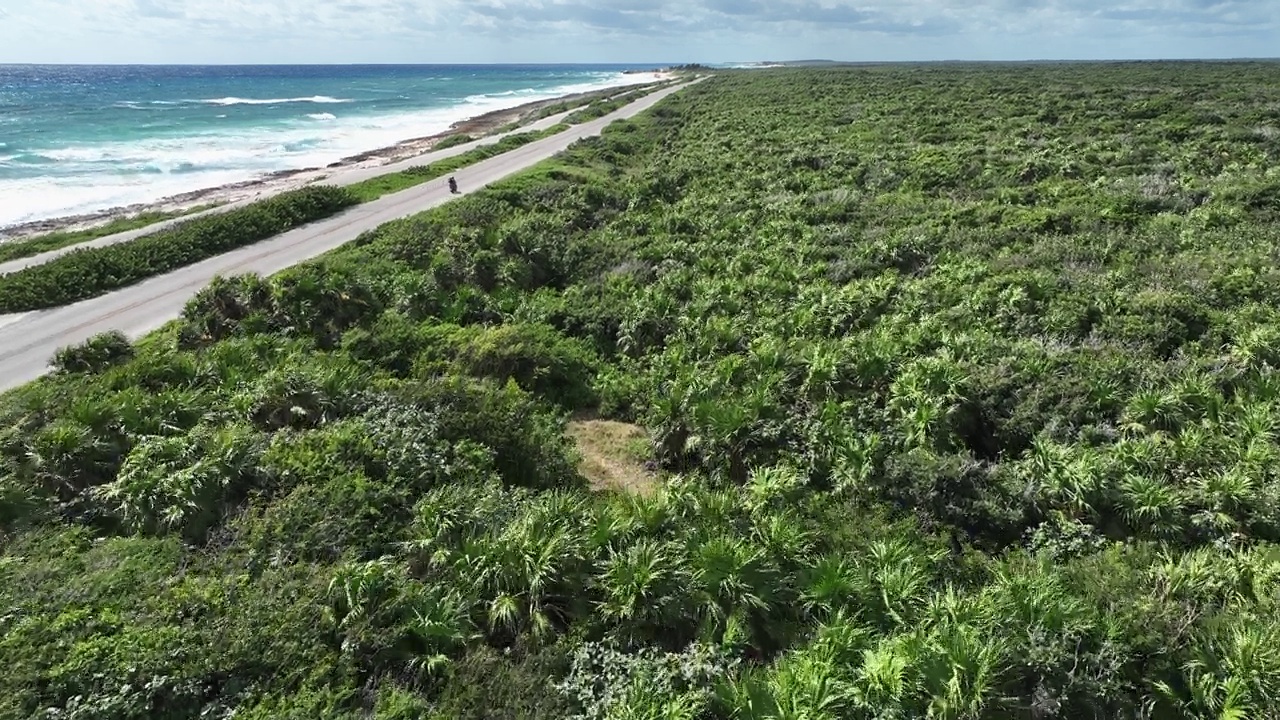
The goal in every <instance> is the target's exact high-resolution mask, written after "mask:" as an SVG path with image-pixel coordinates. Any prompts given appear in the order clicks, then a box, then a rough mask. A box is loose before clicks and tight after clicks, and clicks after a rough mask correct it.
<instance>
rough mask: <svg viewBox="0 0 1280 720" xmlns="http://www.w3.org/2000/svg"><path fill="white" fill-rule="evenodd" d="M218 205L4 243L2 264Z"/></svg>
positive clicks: (143, 215)
mask: <svg viewBox="0 0 1280 720" xmlns="http://www.w3.org/2000/svg"><path fill="white" fill-rule="evenodd" d="M218 205H219V203H208V204H205V205H199V206H196V207H193V208H190V209H187V210H181V211H173V212H158V211H154V212H144V213H139V214H137V215H130V216H128V217H122V218H116V219H115V220H112V221H111V222H109V223H107V224H105V225H99V226H97V227H91V228H85V229H84V230H59V231H56V232H51V233H46V234H44V235H33V236H31V237H27V238H23V239H21V240H13V241H11V242H6V243H0V262H8V261H10V260H20V259H22V258H26V257H31V256H32V255H39V254H40V253H45V252H49V251H50V250H60V249H62V248H64V247H67V246H69V245H77V244H79V243H82V242H88V241H90V240H97V239H98V238H101V237H106V236H108V235H114V234H116V233H122V232H129V231H130V230H137V229H138V228H144V227H147V226H148V225H154V224H156V223H159V222H164V221H165V220H172V219H173V218H178V217H185V216H187V215H194V214H196V213H198V212H202V211H204V210H208V209H210V208H213V207H217V206H218Z"/></svg>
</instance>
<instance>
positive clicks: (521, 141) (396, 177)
mask: <svg viewBox="0 0 1280 720" xmlns="http://www.w3.org/2000/svg"><path fill="white" fill-rule="evenodd" d="M566 127H567V126H565V125H564V124H560V125H555V126H553V127H550V128H547V129H546V130H535V131H530V132H522V133H516V134H515V135H508V136H506V137H504V138H502V139H501V140H499V141H497V142H495V143H489V144H488V145H481V146H479V147H476V148H472V149H471V150H468V151H466V152H465V153H462V154H461V155H454V156H453V157H450V158H445V159H444V160H437V161H436V162H433V163H431V164H429V165H415V166H413V167H411V168H409V169H407V170H401V171H400V172H396V173H387V174H385V175H379V176H377V177H373V178H369V179H368V180H365V181H363V182H359V183H356V184H355V185H352V186H351V187H350V189H351V192H353V193H354V194H355V195H356V197H358V198H359V199H360V201H361V202H369V201H371V200H376V199H378V198H380V197H382V196H383V195H386V194H388V193H393V192H399V191H401V190H405V189H408V188H411V187H414V186H415V185H421V184H422V183H424V182H427V181H428V180H434V179H436V178H439V177H444V176H445V175H447V174H449V173H451V172H454V171H455V170H459V169H461V168H464V167H467V166H468V165H474V164H476V163H478V162H480V161H481V160H488V159H489V158H491V157H496V156H498V155H501V154H503V153H506V152H510V151H512V150H515V149H516V148H519V147H524V146H525V145H528V144H529V143H531V142H534V141H535V140H541V139H543V138H545V137H549V136H551V135H555V134H556V133H558V132H561V131H563V130H565V129H566ZM444 147H450V146H449V145H438V146H437V149H440V148H444Z"/></svg>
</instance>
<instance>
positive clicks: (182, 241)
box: [0, 185, 357, 312]
mask: <svg viewBox="0 0 1280 720" xmlns="http://www.w3.org/2000/svg"><path fill="white" fill-rule="evenodd" d="M356 202H357V199H356V197H355V196H354V195H353V194H352V193H351V192H350V191H348V190H346V189H344V188H336V187H329V186H324V185H318V186H314V187H308V188H302V189H299V190H292V191H289V192H286V193H281V194H280V195H276V196H274V197H271V198H268V199H266V200H262V201H259V202H255V203H253V204H251V205H247V206H245V207H243V208H237V209H235V210H232V211H230V212H225V213H215V214H213V215H206V216H204V217H200V218H195V219H193V220H189V221H187V222H184V223H180V224H178V225H175V226H173V227H172V228H168V229H165V230H161V231H159V232H156V233H152V234H150V235H143V236H142V237H140V238H137V239H135V240H131V241H129V242H125V243H120V244H118V245H107V246H105V247H100V248H83V249H80V250H74V251H72V252H69V253H67V254H66V255H63V256H61V257H58V258H55V259H53V260H51V261H49V262H47V263H44V264H42V265H35V266H32V267H29V268H25V269H23V270H19V271H18V272H15V273H9V274H8V275H0V312H25V311H27V310H39V309H41V308H48V307H57V306H59V305H66V304H68V303H72V302H75V301H77V300H83V299H85V298H90V297H95V296H97V295H101V294H103V293H106V292H110V291H111V290H115V289H117V288H122V287H126V286H128V285H132V284H133V283H136V282H138V281H140V280H144V279H146V278H149V277H153V276H155V275H159V274H161V273H165V272H168V271H170V270H175V269H177V268H180V267H184V266H186V265H190V264H191V263H194V262H199V261H201V260H205V259H207V258H211V257H213V256H215V255H220V254H222V253H224V252H227V251H228V250H234V249H236V248H239V247H243V246H245V245H250V244H252V243H255V242H258V241H260V240H265V239H267V238H269V237H271V236H273V235H278V234H280V233H282V232H284V231H286V230H289V229H291V228H295V227H298V226H300V225H305V224H306V223H309V222H312V221H313V220H319V219H320V218H324V217H329V216H331V215H333V214H334V213H336V212H338V211H339V210H342V209H344V208H346V207H349V206H351V205H354V204H355V203H356Z"/></svg>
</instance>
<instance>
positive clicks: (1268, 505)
mask: <svg viewBox="0 0 1280 720" xmlns="http://www.w3.org/2000/svg"><path fill="white" fill-rule="evenodd" d="M1276 72H1277V71H1276V65H1274V64H1268V63H1223V64H1203V65H1199V64H1140V65H1130V64H1117V65H1069V66H1051V65H1035V66H1011V67H998V68H996V67H989V66H977V67H969V66H936V67H872V68H857V69H847V70H781V71H753V72H749V73H734V72H726V73H721V74H718V75H717V76H715V77H713V78H711V79H709V80H707V81H706V82H703V83H700V84H698V85H696V86H694V87H692V88H690V89H688V90H686V91H684V92H682V93H680V94H677V95H675V96H673V97H672V98H669V99H667V100H665V101H664V102H663V103H661V104H659V105H658V106H657V107H655V108H654V110H653V111H652V112H650V113H647V114H645V115H642V116H640V117H638V118H636V119H634V120H631V121H627V122H620V123H617V124H615V125H614V126H612V127H611V128H610V129H609V130H608V131H607V132H606V133H604V134H603V135H602V136H601V137H599V138H595V139H592V140H588V141H584V142H582V143H578V144H577V145H575V146H574V147H572V148H571V149H570V150H569V151H568V152H566V153H565V154H564V155H563V156H561V157H559V158H557V159H556V161H555V162H553V163H547V164H544V165H542V166H540V167H539V168H537V169H536V170H535V171H533V172H530V173H527V174H523V175H521V176H519V177H515V178H512V179H511V180H509V181H506V182H504V183H500V184H498V185H497V186H495V187H493V188H491V189H488V190H483V191H479V192H476V193H474V194H469V195H468V196H467V197H465V198H461V199H459V200H458V201H457V202H454V203H450V204H449V205H447V206H444V207H441V208H438V209H435V210H432V211H430V212H428V213H424V214H422V215H420V216H417V217H414V218H409V219H406V220H403V221H399V222H395V223H391V224H388V225H386V226H383V227H382V228H379V229H378V230H377V231H376V232H372V233H369V234H367V235H366V236H364V237H362V238H361V239H360V240H359V241H358V242H356V243H353V244H351V245H349V246H347V247H344V248H343V249H342V250H340V251H337V252H334V253H330V254H329V255H327V256H325V257H323V258H320V259H318V260H316V261H314V262H311V263H308V264H306V265H303V266H299V267H297V268H294V269H291V270H289V271H286V272H284V273H281V274H280V275H277V276H274V277H271V278H266V279H264V278H256V277H241V278H227V279H219V280H217V281H216V282H214V283H213V284H212V285H211V286H210V287H208V288H206V289H205V290H204V291H202V292H201V293H200V294H199V295H198V296H197V297H196V298H195V299H193V300H192V302H191V303H190V304H189V305H188V307H187V309H186V311H185V313H184V314H183V317H182V318H181V319H180V320H179V321H178V322H176V323H174V324H172V325H171V326H169V327H167V328H166V329H165V330H163V331H162V332H161V333H159V334H157V335H154V336H152V337H149V338H147V339H145V340H144V341H141V342H139V343H137V344H136V345H129V344H128V343H124V342H122V339H120V338H99V339H95V340H93V341H91V342H89V343H87V344H86V345H84V346H83V347H79V348H73V349H70V350H68V351H66V352H64V353H63V354H62V355H61V356H60V358H59V361H58V362H59V365H60V366H62V369H63V372H60V373H57V374H55V375H52V376H49V377H46V378H44V379H42V380H41V381H39V382H37V383H34V384H32V385H30V386H27V387H24V388H21V389H19V390H18V391H16V392H14V393H11V394H9V395H6V396H5V397H4V398H3V400H2V401H0V541H3V542H4V546H3V547H4V550H3V553H4V554H3V555H0V657H4V658H5V659H6V660H7V662H6V663H5V666H4V667H3V669H0V716H6V717H7V716H14V717H32V716H35V715H43V716H48V715H55V714H56V715H58V716H61V717H94V718H131V717H172V718H179V717H182V718H186V717H228V716H231V715H232V714H234V716H235V717H253V718H277V717H299V718H303V717H306V718H310V717H343V718H353V719H354V718H364V717H386V718H398V717H405V718H408V717H415V718H416V717H427V718H433V719H434V718H441V719H443V718H450V719H452V718H481V717H484V718H511V719H513V720H514V719H516V718H521V719H523V720H529V719H532V718H548V719H549V718H557V719H560V718H566V717H577V718H639V717H643V718H688V719H689V720H694V719H698V720H702V719H705V718H720V719H724V720H731V719H732V720H780V719H782V718H811V719H814V720H818V719H823V720H825V719H831V720H834V719H835V718H918V717H934V718H956V719H958V718H991V719H992V720H1012V719H1014V718H1018V719H1022V718H1131V719H1132V720H1138V719H1140V718H1162V719H1163V718H1169V719H1171V720H1172V719H1176V718H1203V717H1249V718H1253V717H1258V718H1266V717H1271V716H1273V715H1274V714H1275V713H1274V708H1275V707H1276V703H1277V701H1276V698H1277V697H1280V653H1277V652H1276V651H1275V648H1276V647H1280V619H1278V618H1280V615H1277V613H1276V609H1277V606H1278V603H1280V547H1278V546H1277V544H1276V543H1277V542H1278V541H1280V477H1278V476H1277V472H1276V468H1277V467H1280V463H1278V462H1277V459H1278V458H1280V447H1278V445H1277V443H1278V440H1280V439H1278V437H1277V427H1280V424H1278V423H1277V417H1280V416H1278V415H1277V413H1280V410H1278V409H1277V403H1280V381H1277V380H1276V373H1275V370H1276V368H1277V367H1280V332H1278V331H1277V330H1276V329H1275V328H1276V327H1278V326H1280V294H1278V293H1277V290H1276V288H1277V287H1280V284H1277V280H1280V277H1277V274H1276V272H1275V271H1274V263H1273V262H1272V261H1271V259H1272V257H1273V255H1274V248H1273V247H1272V246H1273V244H1274V243H1273V236H1274V232H1273V229H1274V222H1275V220H1276V218H1275V216H1274V210H1275V208H1274V203H1271V202H1269V201H1268V200H1267V197H1268V194H1267V193H1268V192H1269V188H1271V186H1272V185H1273V184H1274V183H1273V182H1272V179H1271V178H1270V176H1269V175H1268V173H1269V172H1270V171H1269V170H1268V168H1269V167H1271V166H1272V165H1273V164H1274V163H1275V162H1276V161H1278V160H1280V144H1277V138H1280V133H1276V132H1272V131H1270V130H1267V129H1266V128H1269V127H1272V126H1274V125H1275V124H1276V123H1277V122H1280V115H1277V113H1276V111H1275V108H1276V107H1280V94H1278V91H1277V87H1280V85H1277V84H1276V83H1275V82H1274V80H1275V79H1276ZM583 411H586V413H585V414H586V416H587V417H592V418H601V417H604V418H607V419H616V420H626V421H628V422H632V423H637V424H639V425H642V426H643V427H644V428H645V430H646V431H647V432H648V434H649V436H650V439H651V446H652V457H653V458H655V460H654V465H653V466H652V469H653V470H654V472H655V474H657V475H658V476H659V478H658V480H657V482H656V483H655V485H656V487H652V488H649V489H648V491H646V492H645V493H644V494H637V495H629V494H626V493H625V492H621V491H606V492H592V491H591V490H589V489H588V486H587V482H586V480H585V479H584V478H582V477H579V476H578V474H577V472H576V468H577V467H578V465H579V459H580V458H579V457H578V456H577V452H576V450H575V445H574V442H573V441H571V440H570V439H569V438H568V437H566V426H567V425H568V422H569V420H570V418H571V417H572V414H573V413H576V412H583ZM581 422H582V416H578V417H576V418H575V423H578V424H580V423H581Z"/></svg>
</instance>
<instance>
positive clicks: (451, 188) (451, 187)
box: [449, 178, 458, 195]
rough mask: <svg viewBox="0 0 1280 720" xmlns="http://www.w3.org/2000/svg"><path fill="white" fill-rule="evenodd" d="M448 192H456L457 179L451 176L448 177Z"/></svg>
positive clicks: (455, 193)
mask: <svg viewBox="0 0 1280 720" xmlns="http://www.w3.org/2000/svg"><path fill="white" fill-rule="evenodd" d="M449 192H451V193H453V194H454V195H457V194H458V181H457V180H455V179H453V178H449Z"/></svg>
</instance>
